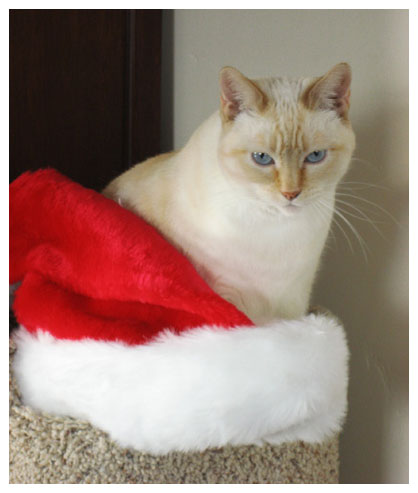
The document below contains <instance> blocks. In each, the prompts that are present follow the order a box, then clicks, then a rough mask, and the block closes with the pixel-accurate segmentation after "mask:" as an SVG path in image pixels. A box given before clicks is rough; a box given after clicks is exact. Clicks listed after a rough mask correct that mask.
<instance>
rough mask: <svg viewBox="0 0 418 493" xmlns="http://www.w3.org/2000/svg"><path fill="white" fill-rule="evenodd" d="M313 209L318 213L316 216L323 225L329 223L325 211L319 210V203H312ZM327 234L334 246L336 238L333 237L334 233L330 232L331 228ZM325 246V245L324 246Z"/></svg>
mask: <svg viewBox="0 0 418 493" xmlns="http://www.w3.org/2000/svg"><path fill="white" fill-rule="evenodd" d="M312 205H313V207H314V209H315V210H316V211H317V212H318V216H319V218H320V219H321V220H322V221H323V222H324V223H325V224H328V222H329V218H328V217H327V215H326V214H325V211H324V210H322V209H321V207H320V204H319V203H317V202H316V203H315V202H314V203H313V204H312ZM329 234H330V235H331V237H332V240H333V241H334V244H335V245H336V244H337V238H336V236H335V233H334V231H333V230H332V228H330V230H329ZM326 246H327V245H326Z"/></svg>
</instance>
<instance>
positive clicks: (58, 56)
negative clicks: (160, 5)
mask: <svg viewBox="0 0 418 493" xmlns="http://www.w3.org/2000/svg"><path fill="white" fill-rule="evenodd" d="M160 36H161V11H142V10H139V11H138V10H137V11H128V10H11V11H10V179H11V180H13V179H14V178H15V177H16V176H18V175H19V174H20V173H21V172H23V171H25V170H27V169H38V168H40V167H46V166H51V167H54V168H57V169H59V170H60V171H62V172H63V173H65V174H66V175H68V176H70V177H71V178H73V179H75V180H77V181H79V182H80V183H82V184H84V185H86V186H89V187H92V188H96V189H100V188H102V187H103V186H104V185H105V184H106V183H107V182H108V181H109V180H110V179H111V178H113V177H114V176H116V175H117V174H119V173H120V172H122V171H123V170H124V169H126V168H127V167H128V166H129V165H130V164H133V163H134V162H137V161H140V160H142V159H144V158H145V157H147V156H148V155H152V154H156V153H158V151H159V118H160V116H159V111H160V108H159V105H160V94H159V91H160V90H159V85H160V62H159V60H160V51H161V48H160ZM154 99H155V101H153V100H154Z"/></svg>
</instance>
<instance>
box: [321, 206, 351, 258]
mask: <svg viewBox="0 0 418 493" xmlns="http://www.w3.org/2000/svg"><path fill="white" fill-rule="evenodd" d="M317 203H318V204H321V205H322V207H324V208H325V209H328V210H330V211H332V212H334V209H332V208H331V207H329V205H328V204H327V203H325V202H323V201H318V202H317ZM331 224H336V225H337V226H338V228H339V229H340V231H341V232H342V234H343V235H344V237H345V239H346V240H347V243H348V245H349V247H350V250H351V252H352V253H354V248H353V244H352V243H351V240H350V237H349V236H348V235H347V233H346V232H345V230H344V228H343V227H342V226H341V224H340V223H339V222H338V221H337V218H336V217H335V216H334V215H333V217H332V220H331Z"/></svg>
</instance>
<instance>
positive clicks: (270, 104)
mask: <svg viewBox="0 0 418 493" xmlns="http://www.w3.org/2000/svg"><path fill="white" fill-rule="evenodd" d="M342 65H344V64H342ZM337 67H339V66H337ZM228 70H229V72H228V77H232V76H236V74H235V72H236V71H234V72H232V75H231V70H232V69H228ZM339 70H341V68H340V69H339ZM331 73H332V71H331ZM234 74H235V75H234ZM314 81H315V79H300V80H298V81H288V80H287V79H263V80H260V81H257V84H258V86H257V87H259V88H261V89H262V90H263V94H264V96H265V100H266V104H265V105H264V106H263V107H262V108H261V109H260V104H261V103H260V97H258V99H257V98H255V97H254V98H251V97H250V95H251V90H253V88H254V84H253V83H251V84H250V85H249V86H248V87H247V88H246V90H245V91H244V90H243V89H242V92H243V96H242V97H243V98H244V99H245V101H244V102H243V103H242V105H244V106H245V105H247V106H248V105H251V102H252V101H253V99H257V101H258V103H257V108H256V109H254V110H252V109H251V107H249V108H247V109H246V110H245V111H242V112H240V113H238V115H237V116H235V117H234V120H233V121H232V122H231V121H227V122H225V114H224V113H223V112H222V110H220V111H218V112H216V113H214V114H213V115H212V116H211V117H210V118H209V119H208V120H206V121H205V122H204V123H203V124H202V125H201V126H200V127H199V128H198V129H197V131H196V132H195V133H194V134H193V136H192V137H191V139H190V140H189V142H188V143H187V145H186V146H185V147H184V148H183V149H181V150H180V151H179V152H175V153H171V154H166V155H162V156H158V157H157V158H153V159H151V160H149V161H147V162H145V163H143V164H139V165H136V166H134V167H133V168H131V169H130V170H128V171H127V172H125V173H124V174H123V175H121V176H120V177H118V178H116V179H115V180H114V181H113V182H112V183H110V185H109V186H108V187H107V188H106V190H105V191H104V193H105V194H106V195H107V196H109V197H112V198H114V199H115V200H118V201H120V202H121V203H122V205H124V206H125V207H128V208H130V209H132V210H133V211H134V212H136V213H138V214H140V215H141V216H143V217H144V218H145V219H147V220H148V221H149V222H150V223H152V224H153V225H154V226H156V227H157V228H158V229H159V230H160V231H161V232H162V233H163V234H164V235H165V236H166V237H167V238H168V239H169V240H170V241H171V242H172V243H173V244H175V245H176V246H177V248H178V249H180V250H182V251H183V252H184V253H185V254H186V255H187V256H188V257H189V258H190V260H191V261H192V263H193V264H194V265H195V266H196V268H197V269H198V271H199V272H200V274H201V275H202V277H203V278H204V279H205V280H206V281H207V282H208V284H209V285H210V286H211V287H212V288H213V289H214V290H215V291H216V292H217V293H218V294H220V295H221V296H222V297H224V298H225V299H227V300H228V301H230V302H231V303H233V304H234V305H235V306H237V308H239V309H240V310H241V311H243V312H244V313H245V314H246V315H247V316H248V317H249V318H250V319H251V320H253V321H254V322H255V323H257V324H259V323H265V322H268V321H271V320H274V319H276V318H278V317H280V318H289V319H292V318H298V317H301V316H302V315H304V314H305V313H306V311H307V308H308V305H309V298H310V293H311V288H312V284H313V281H314V277H315V273H316V271H317V268H318V264H319V260H320V256H321V252H322V250H323V247H324V244H325V241H326V238H327V235H328V231H329V227H330V223H331V218H332V213H333V208H334V194H335V187H336V186H337V183H338V181H339V180H340V179H341V177H342V176H343V175H344V173H345V172H346V170H347V168H348V164H349V161H350V158H351V153H352V151H353V149H354V134H353V132H352V130H351V127H350V125H349V123H348V121H347V120H343V119H341V118H339V117H338V115H337V113H336V112H334V111H323V110H311V109H309V108H307V107H305V106H304V104H303V103H302V99H301V98H302V96H303V94H305V92H306V91H307V90H308V89H309V87H310V85H311V84H312V83H313V82H314ZM238 82H239V87H241V88H242V86H243V84H245V78H244V77H243V76H240V78H239V81H238ZM228 84H229V80H228ZM228 87H229V86H228ZM228 91H229V92H230V93H233V88H232V89H228ZM257 96H259V94H258V93H257ZM227 97H228V96H227V95H223V96H222V101H224V100H225V98H227ZM229 97H230V96H229ZM253 104H255V103H253ZM228 111H229V112H228V115H229V114H230V112H231V111H232V110H231V109H230V108H229V110H228ZM317 149H327V150H328V155H327V158H326V159H325V161H324V163H321V164H319V165H313V166H306V165H305V164H304V163H303V159H304V157H305V156H306V154H308V153H309V152H312V151H313V150H317ZM253 151H257V152H258V151H260V152H267V153H269V154H270V155H271V156H272V157H274V158H275V160H276V165H275V166H273V167H271V168H269V169H260V167H257V166H256V165H254V163H253V162H252V160H251V152H253ZM302 175H303V183H302ZM295 187H302V193H301V194H300V196H299V197H298V198H297V199H295V200H294V201H293V202H292V204H290V203H289V202H288V200H286V199H285V198H284V196H283V195H282V194H281V192H282V191H283V190H285V189H286V190H293V189H294V188H295Z"/></svg>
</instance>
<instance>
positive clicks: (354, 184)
mask: <svg viewBox="0 0 418 493" xmlns="http://www.w3.org/2000/svg"><path fill="white" fill-rule="evenodd" d="M345 185H348V186H346V187H345ZM338 188H356V189H357V190H365V189H367V188H378V189H380V190H390V188H389V187H385V186H383V185H377V184H376V183H367V182H364V181H343V182H341V183H340V184H339V185H338Z"/></svg>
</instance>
